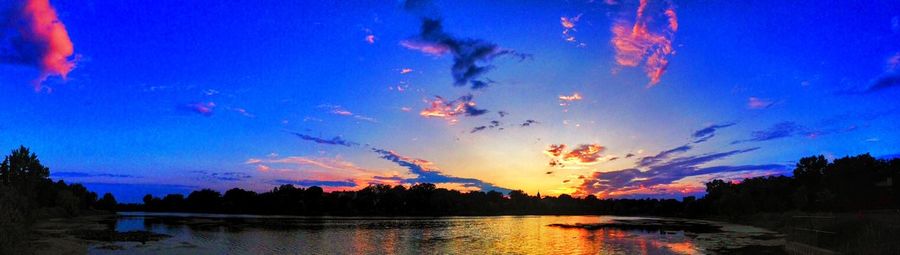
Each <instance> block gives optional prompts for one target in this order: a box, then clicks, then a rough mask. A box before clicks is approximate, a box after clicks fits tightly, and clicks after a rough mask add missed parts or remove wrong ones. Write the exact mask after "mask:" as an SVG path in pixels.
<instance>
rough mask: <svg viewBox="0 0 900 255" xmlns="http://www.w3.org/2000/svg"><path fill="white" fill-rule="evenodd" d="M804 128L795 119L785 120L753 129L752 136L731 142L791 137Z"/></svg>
mask: <svg viewBox="0 0 900 255" xmlns="http://www.w3.org/2000/svg"><path fill="white" fill-rule="evenodd" d="M803 130H804V128H803V126H800V125H797V123H794V122H793V121H783V122H779V123H776V124H775V125H773V126H771V127H769V128H768V129H765V130H758V131H753V133H751V134H750V138H748V139H744V140H737V141H733V142H731V144H738V143H743V142H761V141H769V140H775V139H779V138H785V137H791V136H794V135H796V134H798V133H801V132H803Z"/></svg>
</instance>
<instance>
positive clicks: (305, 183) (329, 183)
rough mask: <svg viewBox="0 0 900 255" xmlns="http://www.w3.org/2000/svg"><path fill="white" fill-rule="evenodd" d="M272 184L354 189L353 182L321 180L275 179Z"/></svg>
mask: <svg viewBox="0 0 900 255" xmlns="http://www.w3.org/2000/svg"><path fill="white" fill-rule="evenodd" d="M272 183H274V184H279V185H281V184H292V185H298V186H304V187H310V186H321V187H356V182H353V180H346V181H323V180H289V179H277V180H274V181H272Z"/></svg>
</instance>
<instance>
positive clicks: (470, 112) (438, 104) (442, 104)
mask: <svg viewBox="0 0 900 255" xmlns="http://www.w3.org/2000/svg"><path fill="white" fill-rule="evenodd" d="M426 102H427V103H428V104H429V107H428V108H426V109H424V110H422V111H421V112H419V115H421V116H422V117H426V118H442V119H445V120H448V121H450V122H451V123H455V122H456V121H457V119H456V117H457V116H460V115H462V116H478V115H482V114H485V113H487V112H488V111H487V110H484V109H478V108H476V107H475V106H476V103H475V101H473V100H472V95H465V96H461V97H459V98H458V99H456V100H453V101H447V100H446V99H444V98H443V97H440V96H435V97H434V100H432V101H427V100H426Z"/></svg>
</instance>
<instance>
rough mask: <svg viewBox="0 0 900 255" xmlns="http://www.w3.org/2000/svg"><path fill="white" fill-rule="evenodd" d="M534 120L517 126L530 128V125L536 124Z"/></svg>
mask: <svg viewBox="0 0 900 255" xmlns="http://www.w3.org/2000/svg"><path fill="white" fill-rule="evenodd" d="M538 123H539V122H537V121H536V120H525V122H522V124H519V126H520V127H530V126H531V125H534V124H538Z"/></svg>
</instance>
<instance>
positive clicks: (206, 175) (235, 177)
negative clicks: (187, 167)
mask: <svg viewBox="0 0 900 255" xmlns="http://www.w3.org/2000/svg"><path fill="white" fill-rule="evenodd" d="M191 173H193V174H196V175H198V176H199V178H200V179H202V180H217V181H229V182H233V181H242V180H248V179H250V178H253V176H251V175H249V174H246V173H241V172H207V171H191Z"/></svg>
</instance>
